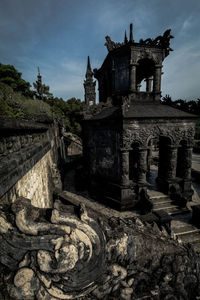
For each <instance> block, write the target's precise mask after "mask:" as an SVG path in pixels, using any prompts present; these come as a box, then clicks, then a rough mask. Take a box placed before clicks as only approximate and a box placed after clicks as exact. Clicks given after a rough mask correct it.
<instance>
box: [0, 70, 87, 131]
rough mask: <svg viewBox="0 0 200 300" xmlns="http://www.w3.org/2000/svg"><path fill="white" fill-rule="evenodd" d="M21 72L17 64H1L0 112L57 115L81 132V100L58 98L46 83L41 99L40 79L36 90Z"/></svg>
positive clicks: (22, 116)
mask: <svg viewBox="0 0 200 300" xmlns="http://www.w3.org/2000/svg"><path fill="white" fill-rule="evenodd" d="M21 75H22V74H21V73H20V72H18V71H17V70H16V69H15V67H14V66H11V65H3V64H0V115H1V116H6V117H12V118H18V119H34V120H37V119H38V118H40V117H41V116H43V117H44V116H45V117H46V118H48V119H52V117H54V118H56V119H58V120H62V121H64V123H65V126H66V130H67V131H70V132H72V133H75V134H77V135H80V132H81V126H80V121H81V114H80V112H81V111H82V105H83V103H82V102H81V100H80V99H76V98H71V99H69V100H67V101H64V100H63V99H62V98H57V97H56V98H54V97H53V95H52V94H51V93H50V92H49V90H50V88H49V86H47V85H45V84H42V95H43V96H42V99H43V101H42V100H39V99H38V98H39V96H40V95H39V94H38V81H36V82H35V83H33V86H34V88H35V91H32V90H30V86H31V85H30V83H29V82H26V81H25V80H24V79H22V78H21ZM31 98H32V99H31ZM33 98H36V99H33Z"/></svg>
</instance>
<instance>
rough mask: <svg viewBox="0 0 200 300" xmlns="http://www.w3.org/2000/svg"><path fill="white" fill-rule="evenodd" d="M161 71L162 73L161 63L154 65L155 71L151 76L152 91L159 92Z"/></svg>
mask: <svg viewBox="0 0 200 300" xmlns="http://www.w3.org/2000/svg"><path fill="white" fill-rule="evenodd" d="M161 73H162V65H155V72H154V78H153V92H154V93H160V89H161Z"/></svg>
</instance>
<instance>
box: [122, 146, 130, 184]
mask: <svg viewBox="0 0 200 300" xmlns="http://www.w3.org/2000/svg"><path fill="white" fill-rule="evenodd" d="M121 184H122V185H128V184H129V151H127V150H122V152H121Z"/></svg>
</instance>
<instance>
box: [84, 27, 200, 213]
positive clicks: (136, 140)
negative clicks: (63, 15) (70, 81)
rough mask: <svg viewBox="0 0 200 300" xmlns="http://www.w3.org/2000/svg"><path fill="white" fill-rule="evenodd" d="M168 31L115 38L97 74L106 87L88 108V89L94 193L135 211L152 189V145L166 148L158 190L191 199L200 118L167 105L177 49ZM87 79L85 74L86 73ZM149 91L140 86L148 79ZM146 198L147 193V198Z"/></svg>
mask: <svg viewBox="0 0 200 300" xmlns="http://www.w3.org/2000/svg"><path fill="white" fill-rule="evenodd" d="M170 32H171V31H170V30H166V31H165V33H164V34H163V35H162V36H158V37H157V38H155V39H147V40H140V42H139V43H137V42H135V41H134V40H133V33H132V26H131V27H130V39H129V41H128V40H127V38H126V36H125V40H124V42H123V43H115V42H113V41H112V40H111V39H110V38H109V37H108V36H107V37H106V41H107V42H106V46H107V48H108V52H109V53H108V55H107V56H106V58H105V60H104V62H103V64H102V66H101V67H100V69H98V70H97V69H95V70H94V71H93V73H92V72H90V73H89V74H90V82H91V85H92V84H93V79H92V77H93V75H94V77H96V78H97V80H98V84H99V104H95V103H96V102H95V99H93V105H88V101H87V90H86V91H85V98H86V101H85V107H84V111H83V114H84V120H83V122H82V127H83V154H84V160H85V165H84V167H85V172H86V174H87V178H88V188H89V191H90V193H91V195H92V197H95V198H98V199H99V201H104V202H105V203H106V204H107V205H111V206H114V207H116V208H117V209H120V210H127V209H133V208H134V207H136V205H137V203H138V201H143V200H144V199H142V198H145V197H146V196H145V195H146V192H147V190H148V187H149V183H148V180H147V174H148V170H149V168H150V162H151V153H152V145H153V143H154V142H155V141H156V142H157V145H158V148H159V163H158V175H157V184H158V187H159V190H160V191H162V192H164V193H166V194H169V195H172V197H175V198H176V199H179V204H180V205H181V206H184V205H186V203H187V201H189V200H191V197H192V190H191V155H192V146H193V137H194V131H195V120H196V118H197V117H196V116H194V115H192V114H188V113H185V112H183V111H180V110H178V109H175V108H173V107H170V106H167V105H163V104H162V103H161V101H160V99H161V75H162V63H163V61H164V59H165V57H167V56H168V55H169V53H170V51H171V50H172V49H171V48H170V39H171V38H173V36H172V35H171V34H170ZM86 74H87V76H88V72H86ZM87 76H86V78H87ZM142 82H144V83H145V84H146V88H145V91H140V88H141V84H142ZM142 195H143V196H142Z"/></svg>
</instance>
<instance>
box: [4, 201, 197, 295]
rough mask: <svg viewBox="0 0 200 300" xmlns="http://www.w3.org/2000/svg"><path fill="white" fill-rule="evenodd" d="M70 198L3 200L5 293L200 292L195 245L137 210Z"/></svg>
mask: <svg viewBox="0 0 200 300" xmlns="http://www.w3.org/2000/svg"><path fill="white" fill-rule="evenodd" d="M67 206H68V205H67V204H66V205H64V204H63V203H61V202H59V201H58V200H57V201H56V203H55V208H53V209H51V210H49V209H46V210H45V209H41V208H35V207H34V206H32V204H31V201H30V200H28V199H24V198H19V199H17V200H16V201H15V203H13V204H12V207H9V206H6V205H4V206H1V216H3V218H4V221H3V222H1V224H0V226H1V233H0V239H1V241H0V242H1V248H0V254H1V255H0V262H1V263H0V268H1V270H2V271H1V273H0V274H1V275H0V287H2V288H1V293H2V299H4V298H5V299H19V300H21V299H23V300H31V299H35V298H36V299H39V300H43V299H46V300H56V299H78V298H80V299H88V300H89V299H91V300H95V299H138V298H141V297H149V299H159V300H162V299H168V298H169V295H173V297H175V298H174V299H179V297H183V299H191V300H193V299H195V298H196V297H199V296H200V289H199V288H198V287H199V284H200V281H199V280H200V270H199V263H200V257H199V255H197V253H195V252H194V250H193V249H192V248H190V247H185V246H183V245H179V244H178V243H177V242H176V241H174V240H172V239H170V237H169V236H167V235H165V236H163V235H162V234H160V233H159V232H158V231H159V229H158V228H157V229H155V228H154V226H151V225H148V226H146V225H145V223H143V222H142V221H141V220H139V219H138V218H131V219H127V218H119V217H112V219H110V216H109V215H107V216H106V215H104V214H102V212H101V214H99V213H98V211H96V210H95V207H94V208H88V209H86V208H85V206H80V208H79V209H78V210H77V208H76V209H74V210H72V209H68V208H67ZM47 214H48V216H49V217H48V218H47ZM47 219H48V220H49V221H47ZM95 220H98V222H97V221H95ZM8 224H9V225H8ZM5 282H6V284H5ZM6 297H7V298H6ZM153 297H156V298H153ZM170 299H171V298H170Z"/></svg>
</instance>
